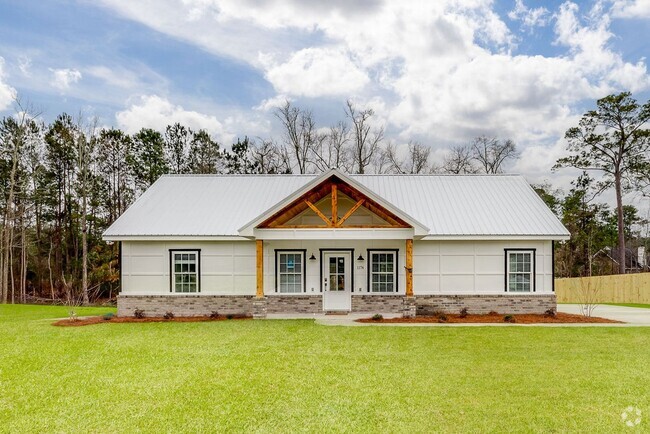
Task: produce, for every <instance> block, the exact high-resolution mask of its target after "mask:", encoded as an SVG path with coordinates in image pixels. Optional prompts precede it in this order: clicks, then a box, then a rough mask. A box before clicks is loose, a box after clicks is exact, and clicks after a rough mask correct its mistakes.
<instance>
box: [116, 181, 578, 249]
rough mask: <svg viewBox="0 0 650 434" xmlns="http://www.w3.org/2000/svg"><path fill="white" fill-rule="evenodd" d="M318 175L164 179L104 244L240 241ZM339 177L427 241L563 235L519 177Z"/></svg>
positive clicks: (118, 223) (123, 218) (119, 221)
mask: <svg viewBox="0 0 650 434" xmlns="http://www.w3.org/2000/svg"><path fill="white" fill-rule="evenodd" d="M331 172H332V173H333V174H337V176H341V174H340V173H339V172H337V171H331ZM321 176H322V175H198V176H191V175H166V176H163V177H161V178H160V179H159V180H158V181H156V182H155V183H154V184H153V185H152V186H151V187H150V188H149V189H148V190H147V191H146V192H145V193H144V194H143V195H142V196H140V198H139V199H138V200H137V201H136V202H135V203H134V204H133V205H131V207H130V208H129V209H128V210H127V211H126V212H125V213H124V214H123V215H122V216H121V217H120V218H118V219H117V220H116V221H115V223H113V225H111V227H110V228H108V229H107V230H106V232H105V233H104V238H105V239H107V240H119V239H125V238H131V237H151V238H156V237H161V238H166V237H218V236H230V237H233V236H239V235H240V232H239V229H240V228H242V226H243V225H245V224H246V223H248V222H252V221H255V220H256V219H258V218H259V217H260V215H261V214H263V213H264V212H265V211H267V210H270V209H273V208H274V207H275V206H277V205H278V204H279V203H281V202H283V201H284V200H286V199H287V198H289V197H291V196H292V194H293V193H295V192H296V190H300V189H302V188H303V187H305V186H306V185H307V184H309V183H310V182H311V181H314V180H315V179H316V178H319V177H321ZM345 176H346V177H349V178H351V179H352V180H354V181H356V182H357V183H358V184H360V185H362V186H364V187H365V188H366V189H368V190H369V191H370V192H374V194H375V195H376V196H378V197H380V198H383V199H384V201H385V202H387V203H390V204H392V205H393V207H394V208H396V209H399V210H401V211H402V212H403V213H404V214H406V215H407V216H410V217H412V218H413V219H414V220H415V221H417V222H419V223H421V224H422V225H423V226H425V227H427V228H428V229H429V234H428V235H429V236H431V237H461V238H462V237H467V238H472V237H477V238H479V237H517V236H526V237H531V236H539V237H545V238H549V237H550V238H555V239H565V238H567V237H568V235H569V233H568V231H567V230H566V228H565V227H564V226H563V225H562V223H560V221H559V220H558V219H557V218H556V217H555V215H554V214H553V213H552V212H551V210H549V209H548V207H547V206H546V205H545V204H544V202H543V201H542V200H541V199H540V198H539V196H538V195H537V194H536V193H535V191H534V190H533V189H532V188H531V187H530V185H528V183H527V182H526V180H525V179H524V178H523V177H521V176H518V175H345Z"/></svg>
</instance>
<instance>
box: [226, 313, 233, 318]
mask: <svg viewBox="0 0 650 434" xmlns="http://www.w3.org/2000/svg"><path fill="white" fill-rule="evenodd" d="M234 317H235V315H233V314H231V313H229V314H228V315H226V319H233V318H234Z"/></svg>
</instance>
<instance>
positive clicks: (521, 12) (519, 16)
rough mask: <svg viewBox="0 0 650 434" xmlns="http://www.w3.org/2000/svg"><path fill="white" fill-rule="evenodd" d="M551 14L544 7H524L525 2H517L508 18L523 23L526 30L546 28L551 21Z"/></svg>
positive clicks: (519, 0)
mask: <svg viewBox="0 0 650 434" xmlns="http://www.w3.org/2000/svg"><path fill="white" fill-rule="evenodd" d="M550 15H551V14H550V12H549V10H548V9H546V8H545V7H543V6H540V7H538V8H529V7H526V5H524V2H523V0H516V1H515V8H514V9H513V10H511V11H510V12H508V18H510V19H511V20H515V21H521V22H522V24H523V27H524V28H527V29H532V28H533V27H544V26H545V25H547V24H548V22H549V19H550Z"/></svg>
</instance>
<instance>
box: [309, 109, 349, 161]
mask: <svg viewBox="0 0 650 434" xmlns="http://www.w3.org/2000/svg"><path fill="white" fill-rule="evenodd" d="M350 141H351V137H350V126H349V125H348V124H347V123H345V122H343V121H339V122H338V123H337V124H336V125H334V126H331V127H330V128H329V131H328V132H327V133H326V134H324V135H323V136H322V140H320V141H319V142H318V146H316V147H314V149H313V157H312V159H313V163H314V165H315V166H316V168H317V169H318V170H320V171H321V172H324V171H326V170H328V169H331V168H336V169H342V170H344V171H346V172H347V171H350V170H351V169H352V163H351V159H350V157H351V155H350V152H349V145H350Z"/></svg>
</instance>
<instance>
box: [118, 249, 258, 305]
mask: <svg viewBox="0 0 650 434" xmlns="http://www.w3.org/2000/svg"><path fill="white" fill-rule="evenodd" d="M174 249H200V250H201V293H202V294H224V295H234V294H237V295H239V294H241V295H248V294H253V295H254V294H255V242H254V241H244V242H209V241H205V242H191V243H190V242H163V241H124V242H123V243H122V282H123V283H122V286H123V293H124V294H170V291H169V289H170V280H169V271H170V268H169V250H174Z"/></svg>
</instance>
